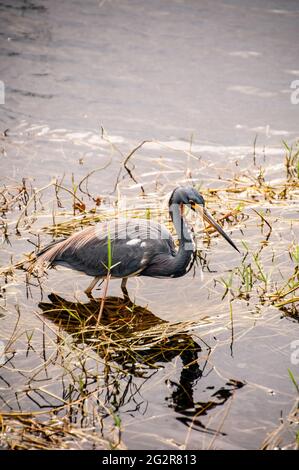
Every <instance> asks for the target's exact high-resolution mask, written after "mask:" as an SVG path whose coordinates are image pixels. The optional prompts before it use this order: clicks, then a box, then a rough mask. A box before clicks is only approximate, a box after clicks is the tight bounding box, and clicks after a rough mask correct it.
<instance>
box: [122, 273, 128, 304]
mask: <svg viewBox="0 0 299 470" xmlns="http://www.w3.org/2000/svg"><path fill="white" fill-rule="evenodd" d="M127 281H128V278H127V277H123V278H122V281H121V290H122V293H123V294H124V298H125V299H128V298H129V294H128V290H127Z"/></svg>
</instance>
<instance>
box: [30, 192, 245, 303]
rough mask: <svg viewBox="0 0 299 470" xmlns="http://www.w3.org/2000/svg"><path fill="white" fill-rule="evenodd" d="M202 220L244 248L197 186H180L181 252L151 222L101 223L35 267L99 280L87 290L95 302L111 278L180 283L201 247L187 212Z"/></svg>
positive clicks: (173, 207) (51, 250)
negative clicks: (66, 270)
mask: <svg viewBox="0 0 299 470" xmlns="http://www.w3.org/2000/svg"><path fill="white" fill-rule="evenodd" d="M186 206H189V207H190V208H191V209H192V210H193V211H196V212H197V213H198V214H200V215H201V217H202V218H203V220H205V221H206V222H208V223H209V224H210V225H211V226H212V227H214V228H215V229H216V230H217V231H218V232H219V233H220V234H221V235H222V236H223V237H224V238H225V239H226V240H227V242H228V243H229V244H230V245H231V246H232V247H233V248H234V249H235V250H237V251H239V250H238V248H237V246H236V245H235V243H234V242H233V241H232V240H231V238H230V237H229V236H228V235H227V234H226V233H225V232H224V230H223V229H222V227H221V226H220V225H219V223H218V222H216V221H215V220H214V218H213V217H212V216H211V214H210V213H209V212H208V210H207V209H206V207H205V200H204V198H203V196H202V195H201V194H200V193H199V192H198V191H197V190H196V189H195V188H194V187H191V186H190V187H189V186H187V187H181V186H179V187H177V188H175V189H174V190H173V192H172V194H171V196H170V199H169V215H170V218H171V221H172V223H173V225H174V228H175V230H176V233H177V237H178V241H179V244H178V248H176V245H175V242H174V239H173V238H172V236H171V234H170V232H169V231H168V230H167V229H166V227H164V226H163V225H161V224H159V223H157V222H154V221H152V220H150V219H134V218H132V219H115V220H111V221H108V222H101V223H98V224H96V225H94V226H92V227H88V228H86V229H84V230H82V231H81V232H79V233H74V234H73V235H71V236H69V237H68V238H66V239H63V240H60V241H55V242H53V243H52V244H50V245H48V246H46V247H45V248H43V249H42V250H41V251H40V252H39V253H38V254H37V260H36V262H35V266H43V267H45V266H46V267H54V266H56V265H62V266H65V267H67V268H71V269H74V270H77V271H82V272H84V273H85V274H87V275H88V276H92V277H93V279H92V281H91V283H90V285H89V286H88V287H87V289H86V290H85V293H86V294H87V295H88V296H89V297H92V290H93V289H94V287H95V286H96V284H97V283H98V282H99V281H100V280H102V279H105V278H108V276H109V278H118V279H122V281H121V289H122V292H123V294H124V296H125V297H129V296H128V291H127V280H128V278H130V277H133V276H148V277H154V278H178V277H181V276H184V275H185V274H186V273H187V272H188V271H189V270H190V269H191V267H192V264H193V262H194V260H195V256H196V246H195V242H194V237H193V233H192V231H191V230H190V229H189V227H188V225H187V223H186V221H185V207H186Z"/></svg>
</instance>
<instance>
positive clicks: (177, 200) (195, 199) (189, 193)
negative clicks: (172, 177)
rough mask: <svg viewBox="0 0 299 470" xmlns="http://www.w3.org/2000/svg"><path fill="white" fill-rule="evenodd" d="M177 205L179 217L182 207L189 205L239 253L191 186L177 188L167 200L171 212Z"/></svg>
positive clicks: (202, 199)
mask: <svg viewBox="0 0 299 470" xmlns="http://www.w3.org/2000/svg"><path fill="white" fill-rule="evenodd" d="M176 204H177V205H179V206H180V208H181V215H183V207H184V205H189V206H190V208H191V209H192V210H193V211H195V212H197V213H198V214H200V215H201V217H202V218H203V220H205V221H206V222H208V223H209V224H210V225H212V227H214V228H215V229H216V230H217V232H219V233H220V235H222V236H223V237H224V238H225V240H226V241H227V242H228V243H229V244H230V245H231V246H232V247H234V248H235V250H237V251H239V249H238V248H237V247H236V245H235V244H234V242H233V241H232V240H231V238H230V237H229V236H228V235H227V234H226V233H225V231H224V230H223V228H222V227H221V226H220V225H219V224H218V222H216V220H214V218H213V217H212V216H211V214H210V213H209V212H208V210H207V209H206V207H205V200H204V198H203V197H202V195H201V194H199V192H198V191H197V190H196V189H195V188H193V187H192V186H184V187H178V188H176V189H175V190H174V191H173V192H172V194H171V196H170V199H169V208H170V210H171V207H172V206H173V205H176Z"/></svg>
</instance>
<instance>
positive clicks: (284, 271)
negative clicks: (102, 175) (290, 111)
mask: <svg viewBox="0 0 299 470" xmlns="http://www.w3.org/2000/svg"><path fill="white" fill-rule="evenodd" d="M103 137H104V138H105V139H106V140H107V141H109V138H108V136H107V135H106V134H105V133H104V134H103ZM145 144H146V141H144V142H142V143H141V144H139V145H137V146H136V147H134V148H133V150H132V151H130V152H129V153H128V154H127V155H123V154H121V155H122V164H121V166H120V170H119V173H118V176H117V181H116V182H115V188H114V189H115V191H114V192H113V193H112V194H111V195H109V196H107V195H103V194H100V195H98V194H92V193H91V192H90V190H89V188H88V181H89V178H90V177H91V176H92V174H93V173H94V172H90V173H89V174H88V175H86V176H85V177H84V178H83V179H82V180H81V181H76V180H75V176H74V175H72V177H71V184H70V187H67V185H66V183H64V184H62V183H63V181H62V180H60V181H58V180H57V179H56V180H53V181H51V183H49V184H48V185H46V186H44V187H42V188H40V189H36V188H34V187H33V186H32V184H31V183H30V181H29V180H26V179H25V178H24V179H23V180H22V182H21V183H20V184H11V183H10V184H7V185H5V186H3V187H2V189H1V190H0V198H1V199H0V201H1V203H0V210H1V214H2V217H1V220H0V223H1V231H2V240H3V246H4V247H7V249H8V251H9V248H10V247H11V246H13V243H14V242H15V241H16V240H20V239H21V237H22V236H23V237H28V238H29V236H30V242H31V244H32V245H33V246H32V245H31V246H30V251H28V252H27V253H26V254H25V255H24V254H22V257H21V258H20V259H15V257H12V256H11V255H9V258H8V259H7V263H6V264H5V265H3V266H1V268H0V275H1V279H2V283H1V295H2V298H3V299H5V295H6V292H7V291H9V289H10V285H14V284H16V283H18V282H19V279H20V276H21V274H22V272H24V271H26V270H27V268H28V266H29V265H30V264H31V263H32V262H34V260H35V253H36V251H37V250H38V249H39V248H40V246H41V240H42V245H45V244H46V242H47V241H51V240H53V239H54V240H56V239H59V238H61V237H66V236H69V235H70V234H72V233H74V232H75V231H79V230H81V229H84V228H85V227H87V226H90V225H93V224H95V223H97V222H104V221H107V220H110V219H112V218H116V217H122V216H128V217H133V218H136V219H138V218H140V217H142V218H147V219H153V220H156V221H159V222H161V223H163V224H165V225H166V226H167V227H168V228H169V229H170V230H171V231H173V227H172V224H171V223H170V220H169V215H168V209H167V204H166V205H165V204H164V203H163V200H164V199H165V197H166V195H167V192H168V191H169V190H170V189H171V188H172V187H173V185H174V182H173V181H172V180H170V181H169V182H167V184H164V185H161V184H160V185H159V184H158V182H157V181H151V182H150V184H151V186H150V188H151V189H148V188H149V185H146V184H143V180H145V181H146V176H144V177H143V175H142V173H141V174H138V172H137V170H136V169H135V167H134V165H133V164H132V161H131V160H132V159H133V158H135V159H138V152H139V151H141V150H142V148H143V147H144V145H145ZM112 147H113V149H114V152H117V149H116V148H115V144H113V145H112V144H111V148H112ZM284 147H285V151H286V153H285V157H284V162H283V164H284V169H285V174H284V175H283V177H281V178H280V179H279V180H271V178H268V176H267V175H268V173H267V168H264V167H263V166H262V165H261V166H259V167H258V166H257V160H258V155H257V150H256V148H254V167H253V169H252V168H251V167H250V169H248V170H244V171H243V170H242V171H241V170H240V171H239V172H238V173H236V174H235V175H231V176H227V177H221V179H219V180H216V178H215V180H214V181H212V182H210V184H209V185H208V186H204V185H203V184H202V183H201V181H200V180H199V179H198V178H197V179H196V171H200V169H199V170H196V169H193V170H192V171H191V170H190V169H189V167H188V171H187V170H186V171H185V174H184V175H183V176H182V177H181V180H182V183H186V181H187V182H188V184H193V179H194V181H195V183H194V184H195V185H196V186H197V187H198V189H200V191H201V193H202V194H203V195H204V197H205V199H206V202H207V205H208V206H209V208H210V209H211V212H212V214H213V215H214V216H215V217H216V218H217V219H218V220H219V222H220V223H221V224H222V225H223V226H224V228H225V230H226V231H229V232H232V233H233V235H234V234H241V242H240V243H239V245H242V247H243V253H242V256H241V257H240V258H239V259H236V261H234V262H232V263H230V267H229V268H228V269H227V270H226V272H222V271H221V273H215V276H214V277H215V286H216V290H215V292H214V295H215V296H216V295H217V294H218V292H219V296H220V297H219V299H217V301H218V302H219V305H222V304H223V303H224V302H226V301H227V300H228V303H227V310H226V311H225V313H224V314H223V315H221V316H219V318H217V321H216V320H215V319H211V318H209V314H207V315H206V316H205V318H201V320H198V319H196V321H185V322H184V321H181V322H176V323H170V322H166V321H163V320H161V319H159V318H158V317H156V316H155V315H154V314H153V313H152V312H150V311H148V310H147V308H146V307H140V306H138V305H136V304H135V303H134V302H132V301H129V300H126V299H120V298H114V297H109V296H108V295H107V293H108V284H109V271H110V269H111V267H112V266H113V252H112V248H111V243H110V242H108V247H107V250H108V266H107V268H108V276H107V280H106V287H105V289H104V292H103V296H102V297H101V298H100V299H96V300H93V301H90V302H88V303H86V304H83V303H80V302H70V301H66V300H65V299H63V298H62V297H60V296H58V295H56V294H50V296H49V300H50V302H45V301H43V302H41V303H40V305H39V308H40V310H42V311H43V315H38V317H39V319H40V321H41V322H42V324H43V328H44V329H45V330H49V335H50V343H51V344H52V346H53V357H56V358H57V357H60V360H61V367H62V368H63V370H64V371H65V375H66V376H67V377H68V380H69V383H68V387H69V389H68V392H67V393H65V397H67V398H65V397H64V399H63V400H64V401H61V399H60V401H59V400H58V402H59V403H60V404H59V405H56V406H55V407H54V406H49V408H48V409H46V410H45V411H43V412H42V413H41V415H39V414H34V413H32V412H31V411H30V410H29V411H28V413H27V414H26V413H25V414H24V413H23V412H22V413H21V412H18V411H17V410H12V411H6V412H0V426H1V433H0V445H2V446H4V447H7V448H15V449H26V448H27V449H28V448H40V449H43V448H82V447H83V448H85V446H87V447H89V446H94V447H96V448H123V447H124V444H123V440H122V433H123V422H122V419H121V417H120V415H119V407H120V406H112V405H111V403H114V404H115V403H123V402H125V400H126V394H128V389H125V391H124V392H123V396H121V397H120V396H119V394H120V392H119V390H120V388H121V387H120V383H121V382H123V381H127V383H128V388H129V386H130V380H131V377H132V376H134V377H135V376H137V377H138V378H139V379H140V380H143V381H145V382H146V381H147V380H149V379H150V378H151V377H152V374H155V373H156V371H158V370H159V369H160V368H161V367H163V364H164V363H168V362H171V361H173V360H175V358H177V357H187V359H185V365H184V367H185V369H186V370H187V371H188V370H189V371H190V370H191V371H192V367H194V364H197V362H198V357H197V355H196V354H197V352H198V351H199V348H200V349H202V350H204V353H205V357H206V360H207V361H208V358H209V354H210V351H211V347H210V346H209V344H207V343H206V340H205V339H204V338H206V336H208V337H209V338H210V337H211V336H213V334H214V335H217V334H218V333H219V332H221V331H225V330H226V329H229V330H230V341H229V342H230V347H231V352H232V354H233V343H234V342H235V341H236V340H239V341H240V337H242V336H241V334H240V332H239V330H238V325H239V322H240V318H239V316H238V302H243V303H244V304H245V305H246V306H248V311H249V312H251V311H254V310H255V309H262V307H263V308H264V307H265V306H274V307H275V308H276V310H277V315H280V314H283V315H285V316H288V317H289V318H291V319H292V320H297V321H298V320H299V312H298V305H299V297H298V295H299V245H298V239H296V237H295V235H294V236H293V240H292V242H291V243H289V244H288V247H287V248H286V246H287V244H286V243H285V244H281V243H280V244H279V243H278V239H277V238H275V233H276V231H279V230H280V229H281V228H282V226H283V224H288V226H289V227H290V231H292V230H293V233H294V234H295V231H296V229H297V225H298V203H299V186H298V175H299V150H298V143H295V144H293V145H289V144H287V143H284ZM162 149H163V146H162ZM187 154H188V155H187ZM187 154H186V156H187V158H188V159H189V158H194V159H196V164H197V165H198V164H199V163H198V162H199V161H200V158H198V156H194V155H193V154H192V145H190V151H189V152H187ZM111 158H112V157H111ZM188 164H189V160H188ZM106 166H107V165H106ZM106 166H104V167H102V168H98V169H96V170H94V171H101V170H102V169H104V168H106ZM166 170H168V168H166V169H165V174H167V171H166ZM161 175H162V176H163V170H162V171H160V173H159V177H160V178H161ZM219 176H221V175H219ZM126 178H127V179H126ZM167 178H168V176H167ZM167 178H165V179H166V180H167ZM128 181H129V182H130V183H131V184H132V187H133V188H139V197H137V196H136V194H135V195H134V196H130V195H129V196H128V194H130V193H128V191H127V190H128V187H129V183H128ZM167 181H168V180H167ZM140 182H142V185H141V183H140ZM130 189H131V187H130ZM125 196H126V201H127V205H126V207H125V208H122V204H121V202H122V199H123V198H124V197H125ZM288 211H289V213H288ZM286 213H287V214H288V215H287V217H286V218H284V216H285V214H286ZM294 213H296V214H295V215H294ZM190 215H191V214H187V216H188V217H189V216H190ZM280 216H282V218H283V220H282V221H280ZM192 224H193V227H194V231H195V233H196V235H197V236H198V242H199V246H200V248H199V249H198V256H197V264H198V267H199V268H201V269H202V270H203V272H209V273H210V272H211V273H212V272H213V262H212V267H210V263H211V256H210V246H211V243H216V239H217V234H216V233H215V231H214V230H213V229H212V228H211V227H204V228H202V227H199V226H198V225H197V221H195V220H192ZM239 238H240V237H239ZM201 240H203V241H201ZM202 246H203V247H204V251H202V250H201V247H202ZM286 258H287V259H286ZM282 259H283V260H284V261H283V262H282V261H281V260H282ZM27 281H28V282H27V295H28V296H29V297H30V289H31V286H30V284H31V283H32V284H34V283H36V285H37V286H39V283H40V282H42V280H40V279H39V275H38V274H36V273H33V275H32V278H31V279H30V280H28V279H27ZM210 290H212V289H210ZM215 298H216V297H215ZM161 301H162V300H161ZM215 301H216V300H215ZM207 331H208V333H207ZM199 333H200V334H199ZM21 334H22V332H20V331H19V326H18V321H17V322H16V326H15V328H14V330H13V333H12V335H11V338H10V339H9V340H8V341H7V349H8V350H9V351H13V349H14V344H16V343H17V341H18V339H19V337H20V335H21ZM32 335H33V332H32V331H27V330H26V334H25V336H26V342H27V346H28V348H34V346H33V343H34V341H33V336H32ZM15 348H16V349H17V347H15ZM44 355H45V357H46V354H45V353H44ZM70 358H72V359H70ZM70 361H73V362H70ZM89 361H90V362H91V363H92V365H93V367H94V368H95V369H97V367H98V366H99V368H100V372H99V373H97V372H94V373H91V372H89V369H90V364H89ZM74 364H75V365H74ZM97 370H98V369H97ZM34 373H35V372H33V375H34ZM113 374H114V375H113ZM286 375H287V372H286ZM112 377H113V378H112ZM93 381H94V383H95V386H94V388H93V389H92V391H91V392H89V391H88V385H89V384H90V383H93ZM184 385H185V386H186V387H187V388H188V386H187V385H186V384H184ZM37 390H38V393H42V392H43V393H44V390H39V389H37ZM51 393H52V392H51ZM134 393H136V395H137V394H138V392H137V391H136V390H135V391H134ZM104 394H106V395H105V398H103V395H104ZM134 396H135V395H134ZM52 398H53V397H52ZM137 406H139V405H136V407H137ZM140 406H141V405H140ZM214 406H215V404H214V402H213V401H211V402H208V404H207V407H208V408H209V407H211V408H213V407H214ZM99 409H100V412H99ZM227 409H228V410H229V409H230V405H229V407H228V408H227ZM74 410H76V412H77V413H78V414H79V413H81V414H82V416H83V417H84V419H85V417H86V416H88V419H87V421H88V425H87V426H86V427H85V428H83V427H80V426H79V425H74V423H73V422H72V419H71V418H70V416H71V415H72V413H73V411H74ZM86 410H87V411H86ZM95 410H96V412H97V413H98V414H99V415H100V416H105V417H108V421H109V430H108V432H107V433H106V434H105V433H104V434H101V435H100V434H99V433H97V432H95V430H96V429H98V427H99V426H102V427H103V421H101V419H102V418H101V419H100V421H101V422H93V421H92V419H91V418H90V415H92V414H93V413H95ZM205 412H206V408H205V406H203V407H202V408H200V409H199V410H198V409H196V410H195V415H194V416H191V424H190V427H189V430H188V433H190V432H191V429H192V426H193V424H194V422H195V421H196V420H197V419H198V416H200V415H201V414H204V413H205ZM227 412H229V411H227ZM197 415H198V416H197ZM41 418H42V419H41ZM225 418H226V415H225V416H224V418H223V420H224V421H225ZM224 421H223V423H222V422H221V423H220V424H219V426H218V431H217V432H216V434H215V433H214V434H213V436H214V437H213V438H212V440H211V442H210V445H211V444H214V440H216V437H218V435H220V434H221V433H220V430H221V428H222V426H223V424H224ZM294 423H297V424H298V408H296V407H294V408H293V409H292V411H291V412H290V415H289V416H288V418H287V419H286V420H285V422H284V423H283V424H281V425H280V426H279V427H278V429H277V430H275V431H274V432H272V433H271V435H270V436H268V438H267V439H266V440H265V442H264V444H263V448H267V449H268V448H269V449H270V448H275V446H277V445H279V446H280V445H281V446H283V445H284V442H285V441H288V439H287V438H286V437H285V433H286V429H287V428H288V426H291V427H292V430H293V428H294V427H295V424H294ZM288 429H289V428H288ZM217 433H218V434H217ZM188 435H189V434H188ZM99 436H100V437H99ZM215 436H216V437H215ZM292 436H293V431H292ZM296 439H297V441H296ZM288 442H289V441H288ZM288 445H289V446H290V447H291V446H293V447H294V446H298V435H297V437H296V433H295V438H294V439H293V441H292V443H291V444H288ZM207 447H208V446H207Z"/></svg>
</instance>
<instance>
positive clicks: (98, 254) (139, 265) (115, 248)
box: [36, 219, 177, 278]
mask: <svg viewBox="0 0 299 470" xmlns="http://www.w3.org/2000/svg"><path fill="white" fill-rule="evenodd" d="M109 240H110V245H111V267H110V268H111V269H110V271H111V275H112V277H119V278H121V277H129V276H133V275H136V274H141V273H143V272H144V273H145V275H153V274H150V271H149V270H150V267H151V262H152V261H153V259H155V258H156V257H157V256H159V258H161V260H162V265H163V257H164V258H165V259H169V258H174V257H175V255H176V253H177V252H176V249H175V244H174V241H173V239H172V236H171V234H170V233H169V231H168V230H167V229H166V228H165V227H163V226H162V225H160V224H158V223H155V222H153V221H150V220H143V219H129V220H113V221H110V222H106V223H100V224H97V225H96V226H94V227H89V228H87V229H85V230H83V231H81V232H78V233H75V234H74V235H72V236H70V237H69V238H67V239H65V240H62V241H59V242H54V244H51V245H49V246H48V247H46V248H44V249H43V250H42V251H40V252H39V254H38V259H37V262H36V267H41V266H46V267H48V266H55V265H62V266H66V267H69V268H72V269H76V270H78V271H83V272H85V273H86V274H88V275H90V276H101V277H105V276H106V275H107V272H108V269H107V268H108V263H109V261H108V257H109V256H108V251H109V249H108V245H109ZM146 271H147V272H148V274H147V272H146ZM168 272H169V269H168V270H167V273H165V275H169V274H168ZM157 276H162V277H163V272H162V273H161V272H160V273H157Z"/></svg>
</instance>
